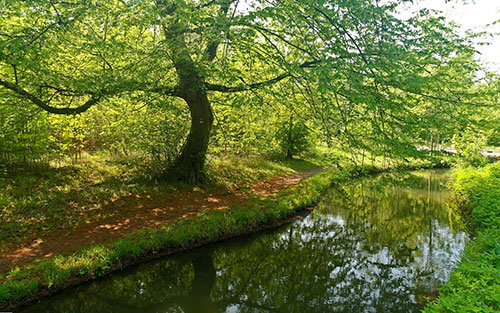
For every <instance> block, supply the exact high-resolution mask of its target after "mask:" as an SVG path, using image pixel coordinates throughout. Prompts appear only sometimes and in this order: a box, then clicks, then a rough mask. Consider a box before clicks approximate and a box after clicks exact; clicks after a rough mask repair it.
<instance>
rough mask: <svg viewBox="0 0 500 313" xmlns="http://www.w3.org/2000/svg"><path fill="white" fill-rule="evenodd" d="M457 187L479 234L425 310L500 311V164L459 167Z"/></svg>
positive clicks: (427, 312) (443, 312)
mask: <svg viewBox="0 0 500 313" xmlns="http://www.w3.org/2000/svg"><path fill="white" fill-rule="evenodd" d="M453 187H454V189H455V191H456V194H457V201H458V204H459V207H460V208H462V210H463V211H464V214H465V215H466V216H467V217H468V218H470V222H471V224H472V227H473V229H474V232H475V233H476V237H475V238H474V240H473V241H472V242H470V243H469V244H468V246H467V247H466V251H465V255H464V257H463V258H462V261H461V262H460V263H459V264H458V267H457V268H456V269H455V270H454V271H453V272H452V273H451V275H450V278H449V281H448V282H447V283H446V284H445V285H444V286H443V288H442V292H441V295H440V296H439V298H438V300H437V301H436V302H433V303H430V304H429V305H428V306H427V307H426V308H425V310H424V312H425V313H437V312H441V313H446V312H449V313H456V312H485V313H486V312H500V163H496V164H492V165H487V166H486V167H484V168H481V169H475V168H465V169H460V170H456V171H455V174H454V180H453Z"/></svg>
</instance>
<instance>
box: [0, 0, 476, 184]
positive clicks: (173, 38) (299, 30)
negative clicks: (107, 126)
mask: <svg viewBox="0 0 500 313" xmlns="http://www.w3.org/2000/svg"><path fill="white" fill-rule="evenodd" d="M400 2H406V1H387V2H386V4H384V5H381V4H379V3H378V1H375V2H374V1H370V0H348V1H325V0H307V1H289V0H284V1H281V0H280V1H261V0H258V1H253V2H244V1H237V0H206V1H197V0H175V1H174V0H155V1H153V2H151V1H144V0H127V1H119V0H84V1H77V0H64V1H61V0H33V1H15V0H4V1H3V2H2V3H3V4H1V7H0V10H1V11H0V12H1V18H0V25H1V28H2V31H1V32H0V40H1V41H0V75H1V76H0V86H2V87H3V88H4V89H6V90H8V91H10V94H9V97H13V98H18V99H24V100H26V101H29V102H31V103H33V104H34V105H36V106H37V107H38V108H39V109H41V110H45V111H48V112H50V113H54V114H66V115H75V114H80V113H83V112H85V111H87V110H88V109H90V108H91V107H93V106H95V105H98V104H102V105H106V104H107V103H110V102H113V101H114V100H115V99H117V98H127V97H130V96H134V97H140V96H142V95H144V96H145V95H150V94H155V95H157V96H158V97H164V98H165V99H166V98H168V97H177V98H181V99H183V100H184V102H185V103H186V104H187V106H188V107H189V111H190V114H191V127H190V131H189V134H188V135H187V138H186V140H185V142H184V144H183V146H182V149H181V151H180V153H179V155H178V157H177V160H176V161H175V162H174V164H173V166H172V167H171V169H170V171H168V172H166V173H165V174H164V175H163V177H164V178H175V179H182V180H186V181H190V182H200V181H202V180H203V177H204V175H203V167H204V163H205V156H206V152H207V148H208V145H209V140H210V134H211V130H212V126H213V121H214V116H213V111H212V107H211V101H210V100H211V97H213V96H212V95H211V94H212V93H214V92H218V93H236V92H241V91H248V90H256V89H264V88H266V89H269V92H279V88H276V86H278V85H280V84H284V83H292V84H293V85H294V86H295V88H297V93H300V94H301V95H302V96H303V97H304V98H305V99H307V102H308V103H309V105H311V107H312V108H313V110H314V111H315V112H316V113H317V114H318V116H320V117H321V118H320V117H318V119H319V120H321V123H322V126H323V127H324V128H325V129H332V128H333V129H339V128H340V127H344V129H345V131H344V136H345V137H346V138H348V139H349V141H350V142H351V143H352V144H354V145H358V146H359V145H360V146H366V143H363V140H361V139H360V137H358V136H357V135H355V134H354V133H353V132H352V130H354V129H355V128H356V127H362V128H363V129H366V127H365V126H366V125H370V127H371V128H372V131H373V136H372V140H375V141H377V142H378V143H381V144H382V146H384V148H383V150H384V153H385V151H386V149H387V146H388V143H391V142H395V141H397V139H398V138H399V137H403V138H404V137H408V136H409V135H408V134H409V132H411V131H413V130H414V129H412V128H411V125H412V123H414V122H415V119H416V118H415V116H413V114H411V113H410V114H409V112H410V111H411V108H412V107H413V106H415V105H417V104H418V103H419V102H420V101H422V100H424V101H430V102H433V101H436V100H439V101H442V102H444V103H447V104H450V105H456V104H458V103H459V102H460V101H457V100H456V99H454V98H453V97H451V96H450V91H449V90H442V89H440V87H439V85H438V84H436V82H437V80H438V79H442V78H443V77H440V76H439V75H435V73H434V71H433V69H436V68H438V67H439V66H440V65H442V64H446V63H447V62H449V61H450V60H451V58H452V57H453V56H456V55H459V54H471V53H472V51H471V49H469V48H467V42H466V41H465V40H463V39H461V38H459V37H458V36H457V35H455V32H454V30H453V29H452V28H450V27H448V26H446V25H445V23H444V21H443V19H440V18H434V17H432V16H431V15H430V13H429V12H426V11H422V12H420V14H419V15H417V16H415V17H413V18H411V19H409V20H400V19H397V18H396V17H395V16H394V14H393V13H394V11H395V10H396V8H397V5H398V3H400ZM422 34H425V35H424V36H422ZM451 93H453V91H452V92H451ZM318 99H320V100H321V101H323V102H324V103H326V104H327V105H326V106H325V105H323V106H322V107H321V108H318V107H316V106H317V102H316V101H317V100H318ZM229 105H230V104H229ZM325 117H327V118H325ZM328 118H330V120H328ZM360 122H361V123H360ZM353 123H354V124H356V125H355V126H354V127H353V126H352V124H353ZM361 125H365V126H361ZM401 134H403V135H404V136H400V135H401Z"/></svg>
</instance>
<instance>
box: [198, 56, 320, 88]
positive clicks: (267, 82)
mask: <svg viewBox="0 0 500 313" xmlns="http://www.w3.org/2000/svg"><path fill="white" fill-rule="evenodd" d="M319 63H321V61H320V60H314V61H309V62H304V63H302V64H301V65H300V66H299V68H302V69H304V68H311V67H314V66H315V65H316V64H319ZM290 76H292V74H290V73H283V74H281V75H279V76H276V77H275V78H272V79H269V80H265V81H261V82H258V83H253V84H248V85H240V86H224V85H218V84H212V83H208V82H205V87H206V88H207V90H208V91H218V92H227V93H232V92H241V91H247V90H252V89H257V88H260V87H264V86H269V85H273V84H275V83H277V82H280V81H282V80H283V79H285V78H288V77H290Z"/></svg>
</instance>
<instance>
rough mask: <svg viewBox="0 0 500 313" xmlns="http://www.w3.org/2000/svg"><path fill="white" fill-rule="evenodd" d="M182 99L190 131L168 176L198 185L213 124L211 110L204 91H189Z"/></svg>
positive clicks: (202, 174) (200, 180)
mask: <svg viewBox="0 0 500 313" xmlns="http://www.w3.org/2000/svg"><path fill="white" fill-rule="evenodd" d="M183 98H184V100H185V101H186V103H187V104H188V106H189V111H190V113H191V130H190V131H189V135H188V137H187V139H186V142H185V143H184V145H183V147H182V150H181V153H180V154H179V157H178V158H177V160H176V161H175V163H174V166H173V167H172V168H171V170H170V171H169V175H172V177H173V178H174V179H175V180H182V181H187V182H190V183H199V182H202V181H203V179H204V173H203V167H204V165H205V156H206V152H207V148H208V141H209V139H210V132H211V129H212V124H213V114H212V108H211V106H210V102H209V101H208V97H207V94H206V92H205V91H204V90H198V91H189V92H188V93H187V94H186V96H185V97H183Z"/></svg>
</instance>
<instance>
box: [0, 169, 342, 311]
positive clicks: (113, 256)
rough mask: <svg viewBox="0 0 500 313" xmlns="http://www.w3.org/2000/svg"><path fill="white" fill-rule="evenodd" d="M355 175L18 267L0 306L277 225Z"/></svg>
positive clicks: (333, 174)
mask: <svg viewBox="0 0 500 313" xmlns="http://www.w3.org/2000/svg"><path fill="white" fill-rule="evenodd" d="M349 174H350V172H348V171H342V170H338V169H332V170H329V171H326V172H323V173H320V174H318V175H315V176H313V177H311V178H309V179H307V180H304V181H302V182H300V183H299V184H298V185H296V186H294V187H291V188H288V189H285V190H283V191H281V192H279V193H277V194H274V195H271V196H268V197H256V198H254V199H252V200H250V201H248V202H246V203H245V204H243V205H240V206H238V207H235V208H232V209H231V210H229V211H226V210H221V211H212V212H210V213H206V214H201V216H199V217H197V218H192V219H187V220H181V221H178V222H173V223H170V224H166V225H163V226H161V227H157V228H149V229H145V230H142V231H139V232H136V233H133V234H131V235H129V236H126V237H124V238H122V239H120V240H118V241H116V242H114V243H112V244H110V245H97V246H93V247H88V248H84V249H81V250H80V251H79V252H78V253H75V254H73V255H70V256H55V257H52V258H48V259H44V260H41V261H39V262H36V263H35V262H34V263H31V264H28V265H26V266H23V267H22V268H15V269H13V270H12V271H10V272H9V273H8V274H6V275H5V276H4V277H1V278H0V282H1V285H0V303H1V305H0V307H2V306H3V307H6V306H7V305H9V306H12V305H14V304H16V303H20V302H22V301H24V300H26V299H30V298H33V297H36V296H40V295H44V294H49V293H51V292H54V291H57V290H58V289H61V288H64V287H67V286H68V285H71V284H75V283H78V282H81V281H84V280H89V279H93V278H95V277H98V276H102V275H105V274H107V273H109V272H111V271H114V270H118V269H121V268H123V267H124V266H126V265H128V264H133V263H136V262H137V261H139V260H142V259H144V258H149V257H155V256H158V255H162V254H168V253H171V252H175V251H180V250H183V249H186V248H189V247H192V246H196V245H199V244H202V243H208V242H213V241H217V240H220V239H224V238H228V237H232V236H236V235H240V234H244V233H248V232H252V231H256V230H259V229H263V228H265V227H266V225H271V226H272V225H275V224H276V223H278V222H279V221H284V220H287V218H290V217H291V216H294V215H295V214H296V213H297V212H298V211H300V210H303V209H304V208H306V207H310V206H312V205H313V204H314V203H316V201H317V200H318V199H319V198H320V195H321V193H322V191H324V190H325V189H326V188H327V187H328V186H330V185H331V184H332V182H335V181H337V182H340V181H343V180H345V178H346V177H347V176H348V175H349Z"/></svg>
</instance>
